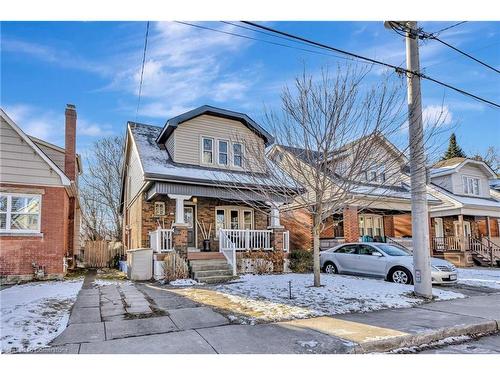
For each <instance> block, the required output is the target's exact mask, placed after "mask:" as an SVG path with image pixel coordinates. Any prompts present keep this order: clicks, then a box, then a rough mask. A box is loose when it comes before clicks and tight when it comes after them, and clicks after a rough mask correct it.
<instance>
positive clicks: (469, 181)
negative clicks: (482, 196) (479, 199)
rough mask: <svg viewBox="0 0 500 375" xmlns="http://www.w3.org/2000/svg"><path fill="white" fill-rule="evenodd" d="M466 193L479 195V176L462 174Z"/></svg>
mask: <svg viewBox="0 0 500 375" xmlns="http://www.w3.org/2000/svg"><path fill="white" fill-rule="evenodd" d="M462 181H463V184H464V193H465V194H469V195H479V178H476V177H469V176H462Z"/></svg>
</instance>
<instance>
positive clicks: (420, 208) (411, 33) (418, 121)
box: [386, 21, 432, 298]
mask: <svg viewBox="0 0 500 375" xmlns="http://www.w3.org/2000/svg"><path fill="white" fill-rule="evenodd" d="M390 24H391V23H390V22H389V23H386V25H389V27H391V26H390ZM398 26H399V27H402V28H403V29H404V30H405V33H406V69H407V70H408V71H410V72H414V73H417V74H413V73H407V86H408V124H409V143H410V174H411V224H412V238H413V265H414V270H415V280H413V282H414V286H415V294H417V295H419V296H422V297H425V298H431V297H432V276H431V262H430V251H429V214H428V209H427V168H426V158H425V150H424V127H423V123H422V97H421V92H420V77H419V76H418V73H420V59H419V53H418V30H417V22H415V21H405V22H398Z"/></svg>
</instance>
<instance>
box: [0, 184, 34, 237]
mask: <svg viewBox="0 0 500 375" xmlns="http://www.w3.org/2000/svg"><path fill="white" fill-rule="evenodd" d="M0 196H6V197H7V210H6V211H5V212H4V211H2V213H4V214H5V229H2V228H0V233H8V234H39V233H41V226H42V195H41V194H24V193H8V192H0ZM12 197H25V198H33V197H36V198H38V221H37V223H38V225H37V228H36V229H12V228H11V219H12V217H11V216H12ZM31 215H35V214H31Z"/></svg>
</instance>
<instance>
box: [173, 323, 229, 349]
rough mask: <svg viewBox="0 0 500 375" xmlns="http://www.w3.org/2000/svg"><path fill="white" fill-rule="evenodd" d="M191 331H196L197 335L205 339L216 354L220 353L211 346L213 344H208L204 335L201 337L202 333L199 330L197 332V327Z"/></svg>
mask: <svg viewBox="0 0 500 375" xmlns="http://www.w3.org/2000/svg"><path fill="white" fill-rule="evenodd" d="M174 324H175V323H174ZM193 331H195V332H196V333H197V334H198V335H199V336H200V337H201V338H202V339H203V340H204V341H205V342H206V343H207V344H208V345H209V346H210V347H211V348H212V349H213V350H214V352H215V353H216V354H220V353H219V352H218V351H217V350H216V349H215V348H214V347H213V345H212V344H210V343H209V342H208V340H207V339H206V338H205V337H203V335H202V334H201V333H200V332H198V330H197V329H193Z"/></svg>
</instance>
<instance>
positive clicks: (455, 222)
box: [429, 158, 500, 265]
mask: <svg viewBox="0 0 500 375" xmlns="http://www.w3.org/2000/svg"><path fill="white" fill-rule="evenodd" d="M495 178H496V174H495V173H494V172H493V171H492V170H491V168H490V167H489V166H488V165H487V164H486V163H484V162H482V161H477V160H471V159H466V158H452V159H448V160H443V161H440V162H438V163H437V164H435V165H434V166H433V167H432V168H431V169H430V184H429V190H430V191H432V194H433V195H435V196H437V197H438V198H439V199H440V200H441V202H442V203H441V204H439V205H437V206H435V207H432V209H431V212H430V216H431V218H432V232H431V235H432V237H433V239H432V249H433V251H434V253H435V254H443V256H444V257H446V258H447V259H450V260H452V261H454V262H455V263H457V264H460V265H472V264H473V262H474V261H475V262H476V263H478V264H484V265H486V264H489V263H491V255H492V254H493V258H494V259H493V260H494V261H495V260H496V259H500V234H499V233H500V228H499V225H500V197H499V194H498V192H496V191H495V190H494V189H491V188H490V180H493V179H495Z"/></svg>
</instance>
